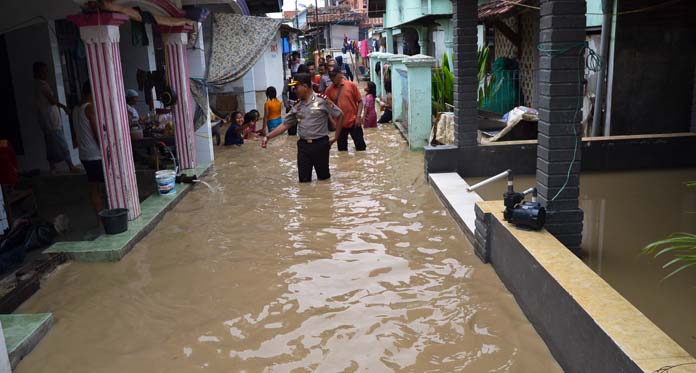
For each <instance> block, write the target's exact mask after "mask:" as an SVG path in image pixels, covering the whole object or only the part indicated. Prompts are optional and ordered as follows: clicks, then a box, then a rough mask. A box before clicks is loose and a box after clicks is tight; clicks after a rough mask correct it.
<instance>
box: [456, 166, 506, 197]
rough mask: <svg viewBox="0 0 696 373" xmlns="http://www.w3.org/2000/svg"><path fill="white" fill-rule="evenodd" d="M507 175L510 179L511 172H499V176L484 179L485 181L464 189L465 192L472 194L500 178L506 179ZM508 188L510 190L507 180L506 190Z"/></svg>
mask: <svg viewBox="0 0 696 373" xmlns="http://www.w3.org/2000/svg"><path fill="white" fill-rule="evenodd" d="M508 175H510V177H512V170H506V171H503V172H501V173H499V174H497V175H495V176H492V177H489V178H488V179H486V180H483V181H481V182H479V183H477V184H474V185H472V186H470V187H468V188H466V190H467V192H473V191H474V190H476V189H478V188H480V187H482V186H484V185H487V184H490V183H492V182H494V181H496V180H500V179H502V178H504V177H506V176H508ZM509 188H510V180H508V189H509Z"/></svg>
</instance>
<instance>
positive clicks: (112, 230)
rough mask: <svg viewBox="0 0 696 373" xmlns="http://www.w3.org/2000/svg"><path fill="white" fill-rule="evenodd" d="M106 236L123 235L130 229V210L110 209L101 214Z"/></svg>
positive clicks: (102, 211)
mask: <svg viewBox="0 0 696 373" xmlns="http://www.w3.org/2000/svg"><path fill="white" fill-rule="evenodd" d="M99 217H100V218H101V221H102V225H103V226H104V232H105V233H106V234H118V233H123V232H125V231H126V230H127V229H128V209H109V210H101V211H100V212H99Z"/></svg>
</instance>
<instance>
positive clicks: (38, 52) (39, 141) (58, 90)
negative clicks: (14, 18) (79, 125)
mask: <svg viewBox="0 0 696 373" xmlns="http://www.w3.org/2000/svg"><path fill="white" fill-rule="evenodd" d="M50 26H51V28H53V23H51V24H50ZM5 38H6V41H7V52H8V55H9V56H10V70H11V71H12V85H13V86H14V94H15V101H16V105H17V113H18V118H19V124H20V131H21V138H22V144H23V146H24V155H18V156H17V162H18V163H19V168H20V170H22V171H28V170H31V169H40V170H48V162H47V161H46V145H45V143H44V136H43V131H41V128H40V127H39V123H38V118H37V115H36V110H35V109H34V103H33V97H34V87H33V72H32V66H33V64H34V62H36V61H44V62H46V63H47V64H48V66H49V75H50V76H49V78H48V81H49V84H50V86H51V89H53V92H54V93H55V94H56V97H57V98H58V100H59V101H61V102H63V103H65V89H64V86H63V73H62V70H61V65H60V61H59V55H58V45H57V42H56V40H55V33H54V32H53V31H49V25H47V24H46V23H40V24H35V25H32V26H29V27H25V28H22V29H20V30H16V31H12V32H10V33H7V34H5ZM29 46H30V47H29ZM52 48H53V49H52ZM61 115H62V120H63V132H64V135H65V140H66V141H67V142H68V146H69V148H70V149H72V150H73V151H72V158H73V162H75V163H79V160H78V154H77V149H73V148H72V140H71V136H70V121H69V120H68V116H67V115H66V114H65V113H64V112H63V111H62V110H61Z"/></svg>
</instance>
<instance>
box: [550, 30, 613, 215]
mask: <svg viewBox="0 0 696 373" xmlns="http://www.w3.org/2000/svg"><path fill="white" fill-rule="evenodd" d="M537 49H538V50H539V55H540V56H548V57H557V56H561V55H564V54H566V53H569V52H571V51H572V50H574V49H578V54H577V57H578V79H577V86H578V100H577V102H576V104H575V112H574V113H573V116H572V118H571V120H570V121H569V122H567V123H564V124H572V128H573V137H574V138H575V141H574V142H575V145H574V147H573V158H572V159H571V161H570V165H569V166H568V172H567V174H566V179H565V182H564V183H563V185H562V186H561V188H560V189H559V190H558V193H556V195H555V196H553V198H551V201H555V200H556V198H558V196H559V195H560V194H561V193H562V192H563V191H564V190H565V188H566V187H567V186H568V182H569V181H570V173H571V172H572V170H573V165H574V164H575V160H576V159H577V153H578V143H579V142H582V139H578V134H577V130H576V128H575V127H576V126H577V125H578V123H577V122H576V121H575V118H577V117H578V114H579V113H580V111H581V110H582V105H581V104H580V100H579V98H580V97H582V95H583V94H582V90H583V89H582V88H583V84H582V83H583V80H584V79H583V75H584V74H583V72H584V70H585V69H587V70H589V71H592V72H597V71H599V70H600V69H601V68H602V59H601V56H600V55H598V54H597V53H596V52H595V51H594V50H592V48H590V47H589V45H588V43H587V42H581V43H576V44H572V45H570V46H568V47H564V48H546V47H544V46H543V45H542V44H539V45H538V46H537ZM585 53H586V54H587V55H586V56H585V58H584V67H585V68H584V69H583V58H582V57H583V55H584V54H585Z"/></svg>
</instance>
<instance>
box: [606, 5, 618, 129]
mask: <svg viewBox="0 0 696 373" xmlns="http://www.w3.org/2000/svg"><path fill="white" fill-rule="evenodd" d="M612 1H613V2H614V11H613V16H612V19H611V46H610V47H609V49H610V51H609V66H607V70H608V71H609V74H608V78H607V110H606V115H605V116H604V136H610V135H611V109H612V102H613V100H614V98H613V95H612V93H613V91H614V58H615V57H616V55H615V49H616V14H617V13H618V11H619V0H612Z"/></svg>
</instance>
